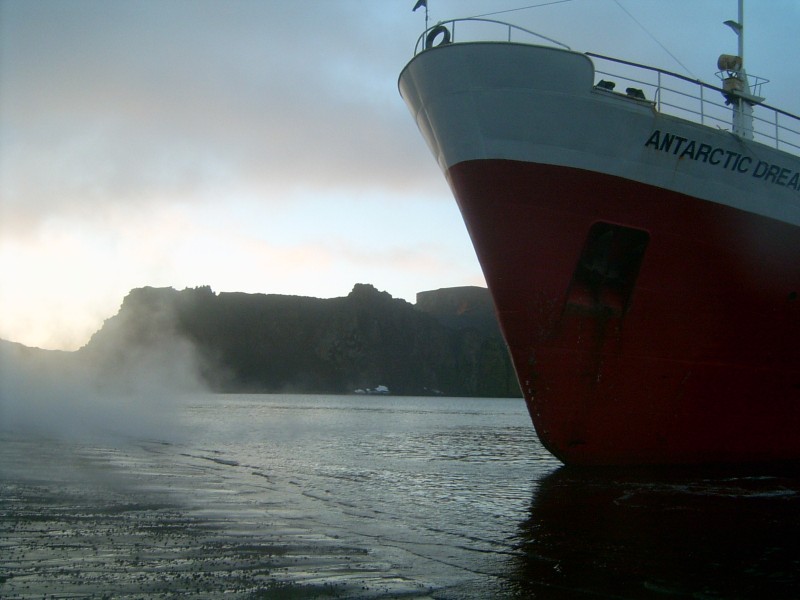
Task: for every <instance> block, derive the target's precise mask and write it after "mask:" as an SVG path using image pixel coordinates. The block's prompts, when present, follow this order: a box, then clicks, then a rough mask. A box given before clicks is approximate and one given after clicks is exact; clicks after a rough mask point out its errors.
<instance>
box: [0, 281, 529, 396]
mask: <svg viewBox="0 0 800 600" xmlns="http://www.w3.org/2000/svg"><path fill="white" fill-rule="evenodd" d="M5 350H6V352H4V354H8V353H9V352H11V353H13V354H15V355H16V356H18V357H20V356H23V357H24V358H25V360H26V362H27V363H28V364H31V363H34V364H40V365H43V366H47V367H48V368H52V367H53V365H56V366H57V367H60V368H62V369H64V368H65V367H64V366H63V365H64V364H65V362H69V361H76V362H80V364H82V365H86V364H89V365H92V368H93V369H96V370H97V371H98V372H99V373H102V374H104V375H107V376H108V378H109V380H113V376H114V375H115V374H119V373H124V372H128V373H129V372H131V370H132V367H131V365H132V364H133V363H136V365H137V366H136V369H138V370H139V371H138V372H139V375H137V376H141V377H145V376H147V375H146V371H147V369H148V368H150V367H153V368H155V367H158V368H159V369H161V370H162V371H163V369H164V367H165V365H167V366H168V365H169V363H170V361H175V362H183V363H186V361H191V363H192V364H191V365H190V366H191V368H192V369H193V370H194V371H195V372H196V373H197V374H198V376H199V379H200V380H201V381H202V383H203V384H204V385H206V386H207V387H209V388H210V389H211V390H213V391H218V392H253V393H255V392H283V393H286V392H297V393H333V394H343V393H353V392H356V391H357V390H358V391H364V392H367V391H376V390H378V391H384V390H386V389H388V391H389V392H390V393H392V394H402V395H446V396H468V397H517V396H520V395H521V394H520V391H519V386H518V384H517V380H516V377H515V374H514V371H513V368H512V366H511V362H510V360H509V356H508V352H507V349H506V346H505V343H504V341H503V339H502V336H501V334H500V331H499V328H498V325H497V321H496V318H495V315H494V309H493V306H492V302H491V298H490V296H489V293H488V291H487V290H486V289H484V288H479V287H459V288H446V289H441V290H435V291H427V292H421V293H419V294H418V295H417V303H416V304H415V305H414V304H410V303H408V302H406V301H404V300H401V299H396V298H392V297H391V296H390V295H389V294H388V293H386V292H381V291H378V290H377V289H375V288H374V287H373V286H371V285H366V284H357V285H356V286H355V287H354V288H353V290H352V292H350V294H349V295H348V296H346V297H342V298H330V299H319V298H310V297H301V296H286V295H275V294H269V295H267V294H245V293H214V292H213V291H212V290H211V288H210V287H207V286H205V287H199V288H194V289H185V290H182V291H178V290H175V289H173V288H150V287H146V288H139V289H134V290H132V291H131V292H130V293H129V294H128V295H127V296H126V297H125V299H124V300H123V302H122V306H121V307H120V310H119V312H118V313H117V314H116V315H115V316H113V317H111V318H110V319H108V320H106V321H105V323H104V324H103V326H102V328H101V329H100V330H99V331H97V332H96V333H95V334H94V335H93V336H92V338H91V339H90V340H89V342H88V343H87V344H86V346H84V347H83V348H81V349H80V350H78V351H76V352H73V353H55V354H50V353H47V352H46V351H38V352H37V351H36V350H34V349H28V348H25V347H20V346H19V345H13V344H9V343H6V344H5ZM68 355H69V356H68ZM156 363H157V364H156ZM142 365H145V369H144V371H143V370H142ZM147 365H150V366H147ZM181 368H185V364H184V365H182V366H181Z"/></svg>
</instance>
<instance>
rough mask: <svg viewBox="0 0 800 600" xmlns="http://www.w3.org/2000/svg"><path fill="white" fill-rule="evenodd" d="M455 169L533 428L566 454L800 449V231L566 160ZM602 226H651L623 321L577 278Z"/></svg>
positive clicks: (701, 454) (591, 458) (704, 457)
mask: <svg viewBox="0 0 800 600" xmlns="http://www.w3.org/2000/svg"><path fill="white" fill-rule="evenodd" d="M449 178H450V181H451V184H452V187H453V190H454V191H455V194H456V197H457V198H458V202H459V205H460V207H461V210H462V213H463V215H464V219H465V221H466V223H467V226H468V228H469V231H470V235H471V236H472V239H473V242H474V244H475V248H476V251H477V253H478V257H479V260H480V262H481V265H482V267H483V270H484V273H485V276H486V279H487V283H488V285H489V287H490V289H491V290H492V293H493V295H494V298H495V302H496V306H497V309H498V317H499V319H500V322H501V326H502V329H503V332H504V334H505V337H506V341H507V343H508V345H509V349H510V351H511V354H512V357H513V360H514V364H515V367H516V370H517V375H518V377H519V379H520V383H521V385H522V387H523V390H524V393H525V397H526V400H527V402H528V407H529V410H530V413H531V417H532V419H533V422H534V425H535V426H536V429H537V432H538V434H539V437H540V438H541V440H542V442H543V443H544V444H545V445H546V446H547V447H548V449H550V450H551V452H553V453H554V454H555V455H556V456H558V457H559V458H560V459H562V460H563V461H564V462H566V463H571V464H642V463H697V462H739V461H759V460H786V459H790V458H794V457H798V456H800V436H798V427H799V426H800V368H798V364H800V353H799V352H798V344H797V340H798V336H797V333H798V331H800V299H798V298H797V292H796V287H792V286H791V285H789V282H794V283H797V282H798V280H800V267H798V263H797V261H796V260H793V257H797V256H800V236H798V232H797V228H795V227H792V226H789V225H786V224H783V223H780V222H776V221H774V220H770V219H766V218H763V217H754V216H753V215H749V214H747V213H744V212H742V211H738V210H736V209H731V208H727V207H722V206H719V205H715V204H712V203H709V202H703V201H698V200H696V199H693V198H690V197H687V196H681V195H678V194H675V193H671V192H668V191H665V190H661V189H656V188H650V187H647V186H645V185H643V184H637V183H633V182H630V181H626V180H622V179H619V178H614V177H610V176H604V175H599V174H597V173H589V172H585V171H576V170H574V169H569V168H566V167H553V166H546V165H532V164H529V163H519V162H512V161H476V162H466V163H461V164H459V165H456V166H454V167H453V168H451V169H450V171H449ZM522 190H525V192H524V193H522V192H521V191H522ZM552 190H558V194H557V197H554V196H553V192H552ZM487 197H491V198H492V202H491V203H487V202H486V201H485V199H486V198H487ZM665 207H669V209H668V210H667V209H665ZM598 221H610V222H615V223H623V224H635V225H636V226H637V228H642V229H645V230H647V231H649V234H650V239H649V242H648V244H647V251H646V255H645V257H644V259H643V261H642V265H641V268H640V270H639V272H638V276H637V282H636V286H635V289H634V290H633V291H632V293H631V298H630V301H629V304H628V307H627V309H625V310H624V314H622V311H620V309H619V304H618V303H617V301H616V300H615V299H614V298H613V297H612V298H610V299H604V298H603V292H602V290H601V291H600V293H599V294H589V295H588V296H587V295H586V294H581V293H580V292H576V291H575V286H574V285H572V279H573V277H574V272H575V265H576V263H577V262H578V257H579V256H581V253H582V249H583V246H584V241H585V239H586V237H587V232H588V231H589V230H590V228H591V227H592V226H593V225H594V224H595V223H596V222H598ZM510 241H511V242H510ZM756 249H757V250H756ZM701 257H702V258H701Z"/></svg>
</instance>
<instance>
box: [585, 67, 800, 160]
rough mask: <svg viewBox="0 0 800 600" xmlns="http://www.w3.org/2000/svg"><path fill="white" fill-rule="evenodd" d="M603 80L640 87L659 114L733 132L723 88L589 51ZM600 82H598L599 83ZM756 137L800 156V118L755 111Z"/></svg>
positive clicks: (773, 111) (766, 106) (769, 108)
mask: <svg viewBox="0 0 800 600" xmlns="http://www.w3.org/2000/svg"><path fill="white" fill-rule="evenodd" d="M586 55H587V56H589V57H591V58H592V59H594V62H595V74H596V75H597V76H598V78H599V79H604V80H605V79H606V78H609V79H611V80H612V81H613V82H614V83H615V84H616V85H615V89H620V90H623V89H627V88H628V87H636V88H637V89H641V90H642V91H643V92H644V95H645V97H646V98H647V99H648V100H651V101H652V102H653V104H654V107H655V109H656V110H657V111H658V112H661V113H665V114H670V115H673V116H676V117H680V118H683V119H687V120H689V121H695V122H698V123H701V124H702V125H709V126H711V127H719V128H720V129H731V122H732V119H733V106H732V105H730V104H729V103H728V102H726V99H727V97H728V96H727V95H726V94H725V92H724V90H723V89H722V88H720V87H717V86H713V85H710V84H708V83H704V82H702V81H700V80H699V79H691V78H689V77H685V76H683V75H679V74H678V73H672V72H671V71H665V70H664V69H657V68H655V67H648V66H646V65H641V64H638V63H632V62H629V61H624V60H620V59H617V58H611V57H610V56H602V55H600V54H594V53H592V52H587V53H586ZM595 83H597V82H595ZM753 138H754V139H755V140H757V141H759V142H762V143H764V144H768V145H770V146H774V147H775V148H778V149H779V150H784V151H787V152H792V153H794V154H800V117H797V116H796V115H793V114H791V113H788V112H786V111H783V110H781V109H779V108H775V107H774V106H770V105H769V104H764V103H760V104H757V105H756V106H754V108H753Z"/></svg>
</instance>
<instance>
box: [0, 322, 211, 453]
mask: <svg viewBox="0 0 800 600" xmlns="http://www.w3.org/2000/svg"><path fill="white" fill-rule="evenodd" d="M206 392H207V388H206V386H205V384H204V382H203V380H202V378H201V377H200V361H199V360H198V356H197V353H196V352H195V349H194V347H193V346H192V344H191V343H189V342H188V341H187V340H185V339H183V338H181V337H179V336H177V335H174V334H172V333H169V332H167V333H165V334H163V335H161V336H159V339H157V340H151V341H150V343H148V344H147V345H126V346H124V347H118V348H117V349H116V351H114V352H112V351H110V349H109V348H103V349H102V350H101V351H99V352H85V351H84V352H81V351H79V352H55V351H46V350H39V349H36V348H27V347H25V346H22V345H19V344H13V343H10V342H1V343H0V433H4V434H11V435H14V436H24V437H30V436H34V437H49V438H59V439H67V440H72V441H80V442H87V441H88V442H90V443H91V442H98V443H104V444H109V443H111V444H115V445H116V444H124V443H129V442H133V441H137V440H159V441H169V442H177V441H180V439H181V437H182V435H183V434H182V431H181V420H180V407H181V405H182V404H184V403H186V402H187V401H189V399H190V398H192V397H195V398H196V397H197V395H198V394H202V393H206Z"/></svg>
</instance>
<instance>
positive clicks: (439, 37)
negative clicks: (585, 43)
mask: <svg viewBox="0 0 800 600" xmlns="http://www.w3.org/2000/svg"><path fill="white" fill-rule="evenodd" d="M456 36H458V39H457V38H456ZM459 40H463V41H465V42H466V41H469V42H480V41H485V42H497V41H504V42H516V43H530V42H531V41H537V42H541V41H545V42H548V43H550V44H554V45H556V46H559V47H561V48H564V49H566V50H571V48H570V47H569V46H567V45H566V44H562V43H561V42H559V41H558V40H554V39H553V38H550V37H547V36H546V35H542V34H541V33H536V32H535V31H531V30H530V29H525V28H524V27H519V26H518V25H513V24H511V23H505V22H503V21H495V20H494V19H483V18H480V17H469V18H466V19H463V18H462V19H451V20H449V21H439V22H438V23H437V24H436V25H434V26H433V27H429V28H428V29H426V30H425V31H423V32H422V35H420V36H419V38H417V44H416V46H415V47H414V55H415V56H416V55H417V54H419V53H420V52H422V51H423V50H428V49H430V48H433V47H434V46H441V45H442V44H449V43H453V42H457V41H459Z"/></svg>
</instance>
